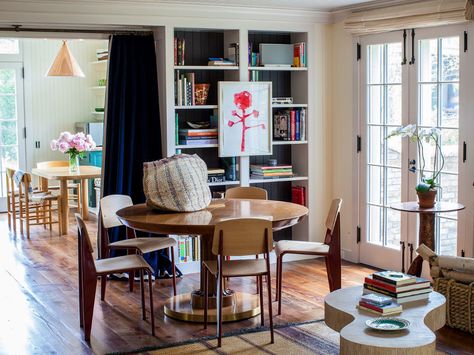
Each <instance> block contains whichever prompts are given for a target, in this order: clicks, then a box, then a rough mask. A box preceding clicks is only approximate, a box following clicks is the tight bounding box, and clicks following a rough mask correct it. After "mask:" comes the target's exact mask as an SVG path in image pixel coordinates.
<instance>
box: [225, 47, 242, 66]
mask: <svg viewBox="0 0 474 355" xmlns="http://www.w3.org/2000/svg"><path fill="white" fill-rule="evenodd" d="M227 58H228V59H229V60H230V61H231V62H234V63H235V65H239V63H240V55H239V44H238V43H230V44H229V47H228V48H227Z"/></svg>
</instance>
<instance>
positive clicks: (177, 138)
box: [174, 112, 179, 145]
mask: <svg viewBox="0 0 474 355" xmlns="http://www.w3.org/2000/svg"><path fill="white" fill-rule="evenodd" d="M174 131H175V144H176V145H178V144H179V115H178V113H177V112H176V113H175V116H174Z"/></svg>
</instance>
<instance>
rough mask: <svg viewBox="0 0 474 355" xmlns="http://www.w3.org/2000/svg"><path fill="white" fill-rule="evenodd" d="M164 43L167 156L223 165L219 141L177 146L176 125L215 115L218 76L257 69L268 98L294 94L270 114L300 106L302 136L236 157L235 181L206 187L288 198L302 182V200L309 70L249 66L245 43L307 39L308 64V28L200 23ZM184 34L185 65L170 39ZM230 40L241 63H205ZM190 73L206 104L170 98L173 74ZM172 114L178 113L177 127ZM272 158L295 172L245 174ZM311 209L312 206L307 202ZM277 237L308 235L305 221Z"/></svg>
mask: <svg viewBox="0 0 474 355" xmlns="http://www.w3.org/2000/svg"><path fill="white" fill-rule="evenodd" d="M164 33H165V32H163V38H165V41H166V45H165V46H164V47H162V48H163V49H162V51H164V52H162V53H161V54H162V58H163V60H164V63H166V67H165V69H164V73H165V76H166V82H165V83H163V85H162V87H164V91H165V92H166V108H165V110H163V111H164V112H166V119H165V120H164V123H165V125H166V130H165V131H166V147H165V148H166V152H167V154H168V155H172V154H175V153H177V152H178V153H179V152H181V153H187V154H197V155H199V156H200V157H201V158H202V159H203V160H204V161H205V162H206V164H207V165H208V167H209V168H216V167H223V165H222V162H221V160H220V158H219V156H218V145H216V144H209V145H203V146H199V147H190V146H182V145H180V144H179V142H177V141H176V130H177V129H180V128H185V127H186V122H199V121H207V120H209V119H210V116H211V115H215V116H217V114H218V101H217V88H218V82H219V81H250V80H251V79H252V75H251V73H252V72H258V81H271V82H272V96H273V97H293V100H294V101H293V104H279V105H274V106H273V108H272V110H273V113H275V112H277V111H278V110H285V109H292V108H295V109H298V108H299V109H300V108H305V110H306V126H307V129H306V131H307V134H306V139H305V140H301V141H274V142H273V154H272V156H256V157H250V158H248V157H242V158H240V159H237V165H238V170H239V175H238V180H237V181H226V182H225V183H214V184H209V185H210V187H211V191H213V192H216V191H221V192H224V191H225V190H226V189H227V188H229V187H233V186H239V185H240V186H250V185H251V186H258V187H262V188H264V189H266V190H267V191H268V193H269V198H270V199H274V200H281V201H291V199H292V196H291V195H292V186H296V185H298V186H304V187H305V189H306V201H307V203H308V201H309V198H308V196H309V194H311V190H310V187H311V186H310V184H309V180H308V175H309V172H310V166H311V164H312V163H311V162H310V161H309V152H308V150H309V146H310V144H309V141H310V137H311V135H310V133H309V127H310V125H311V120H312V117H311V109H312V107H311V106H312V103H311V102H310V101H309V100H308V98H309V94H308V91H309V79H308V76H309V73H310V72H311V67H310V64H308V65H307V67H304V68H302V67H254V66H251V65H250V63H249V62H248V49H249V43H251V44H252V50H253V51H258V47H259V44H260V43H286V44H294V43H299V42H305V43H306V49H307V53H308V54H307V56H308V63H311V58H309V56H310V53H311V52H310V50H309V49H310V48H311V47H310V46H311V43H309V41H308V35H307V33H308V32H291V31H286V32H281V31H262V30H258V31H252V30H246V29H200V28H175V29H173V31H169V32H166V34H164ZM175 37H176V38H180V39H184V41H185V55H184V65H175V63H174V53H173V51H174V38H175ZM231 43H239V47H240V52H239V53H240V63H239V65H235V66H230V67H213V66H207V62H208V59H209V57H226V56H227V48H228V47H229V45H230V44H231ZM189 72H192V73H194V75H195V82H196V83H209V84H210V85H211V86H210V90H209V96H208V100H207V102H206V105H205V106H177V104H176V101H175V90H176V87H175V78H176V76H177V75H180V74H181V73H189ZM176 113H177V114H178V120H177V125H178V126H177V127H176ZM271 158H274V159H277V161H278V163H281V164H283V163H288V164H291V165H293V171H294V172H295V173H296V174H297V175H296V176H294V177H290V178H280V179H272V180H263V179H252V178H251V177H250V165H251V164H266V163H267V161H268V159H271ZM308 207H309V208H310V210H311V206H308ZM274 238H275V239H276V240H279V239H297V240H308V238H309V224H308V221H307V220H305V221H303V222H302V223H300V224H298V225H296V226H294V227H293V228H290V229H286V230H283V231H279V232H276V233H275V235H274ZM198 267H199V263H198V262H192V263H190V264H188V265H186V268H185V269H186V271H185V272H188V271H190V270H193V269H194V268H195V269H196V270H195V271H197V270H198Z"/></svg>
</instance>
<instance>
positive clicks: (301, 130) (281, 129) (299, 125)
mask: <svg viewBox="0 0 474 355" xmlns="http://www.w3.org/2000/svg"><path fill="white" fill-rule="evenodd" d="M273 139H274V140H276V141H304V140H306V109H304V108H301V109H296V110H284V111H280V112H277V113H275V114H274V115H273Z"/></svg>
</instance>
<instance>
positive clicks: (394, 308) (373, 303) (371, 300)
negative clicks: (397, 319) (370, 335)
mask: <svg viewBox="0 0 474 355" xmlns="http://www.w3.org/2000/svg"><path fill="white" fill-rule="evenodd" d="M358 308H359V309H362V310H364V311H368V312H371V313H376V314H379V315H383V316H390V315H394V314H398V313H401V311H402V309H403V308H402V306H401V305H400V304H398V303H397V302H395V301H394V300H392V298H391V297H388V296H379V295H376V294H374V293H369V294H366V295H363V296H362V297H361V298H360V301H359V306H358Z"/></svg>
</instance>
